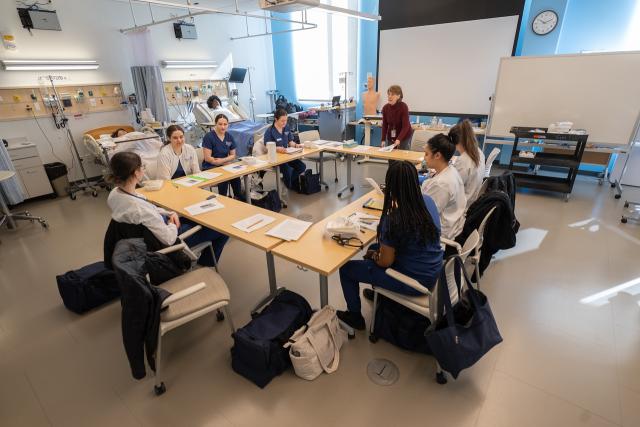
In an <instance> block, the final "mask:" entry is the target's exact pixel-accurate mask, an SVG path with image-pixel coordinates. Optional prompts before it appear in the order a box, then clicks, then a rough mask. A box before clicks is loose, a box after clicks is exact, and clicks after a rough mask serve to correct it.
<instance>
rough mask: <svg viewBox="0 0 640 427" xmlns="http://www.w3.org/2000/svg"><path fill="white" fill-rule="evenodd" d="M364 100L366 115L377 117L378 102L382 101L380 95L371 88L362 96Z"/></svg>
mask: <svg viewBox="0 0 640 427" xmlns="http://www.w3.org/2000/svg"><path fill="white" fill-rule="evenodd" d="M362 100H363V104H364V115H365V116H375V115H376V112H377V111H376V110H377V108H378V102H379V101H380V93H379V92H376V91H374V90H373V88H371V89H369V90H367V91H366V92H364V93H363V94H362Z"/></svg>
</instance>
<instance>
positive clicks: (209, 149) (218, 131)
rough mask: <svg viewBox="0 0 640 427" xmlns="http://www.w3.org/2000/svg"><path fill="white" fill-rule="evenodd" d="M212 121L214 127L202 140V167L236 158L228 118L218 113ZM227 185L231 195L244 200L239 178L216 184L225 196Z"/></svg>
mask: <svg viewBox="0 0 640 427" xmlns="http://www.w3.org/2000/svg"><path fill="white" fill-rule="evenodd" d="M214 122H215V124H216V125H215V127H214V128H213V130H212V131H211V132H209V133H207V134H206V135H205V136H204V139H203V140H202V149H203V152H204V159H203V161H202V169H211V168H213V167H216V166H223V165H226V164H227V163H231V162H232V161H234V160H235V159H236V143H235V141H234V140H233V137H232V136H231V134H230V133H228V132H227V128H228V127H229V119H227V116H225V115H224V114H218V115H217V116H216V118H215V120H214ZM229 185H231V188H232V189H233V197H235V198H236V199H238V200H244V196H242V183H241V182H240V178H234V179H232V180H230V181H226V182H223V183H221V184H218V193H220V194H222V195H223V196H226V195H227V193H228V191H229Z"/></svg>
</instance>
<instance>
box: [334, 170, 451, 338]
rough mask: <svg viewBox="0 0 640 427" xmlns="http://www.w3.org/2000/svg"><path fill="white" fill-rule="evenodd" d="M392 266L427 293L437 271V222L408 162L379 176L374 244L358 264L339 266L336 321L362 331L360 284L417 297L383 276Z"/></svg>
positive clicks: (432, 205)
mask: <svg viewBox="0 0 640 427" xmlns="http://www.w3.org/2000/svg"><path fill="white" fill-rule="evenodd" d="M389 267H391V268H393V269H394V270H397V271H399V272H400V273H403V274H405V275H407V276H409V277H411V278H413V279H415V280H417V281H418V282H420V283H421V284H422V285H423V286H425V287H426V288H428V289H430V288H432V287H433V285H434V284H435V283H436V280H437V278H438V274H439V273H440V268H441V267H442V248H441V247H440V220H439V219H438V211H437V209H436V205H435V203H434V202H433V200H431V197H429V196H426V195H423V194H421V192H420V187H419V185H418V172H417V171H416V168H415V166H413V165H412V164H411V163H409V162H395V163H393V164H391V165H390V166H389V169H388V170H387V175H386V178H385V189H384V204H383V208H382V216H381V218H380V225H379V226H378V243H377V244H374V245H371V246H370V247H369V250H368V251H367V253H366V254H365V256H364V259H363V260H353V261H349V262H348V263H346V264H345V265H344V266H343V267H341V268H340V283H341V285H342V292H343V293H344V298H345V300H346V301H347V311H338V317H339V318H340V320H342V321H344V322H345V323H347V324H348V325H349V326H351V327H352V328H354V329H359V330H362V329H364V327H365V324H364V318H363V317H362V313H361V312H360V291H359V287H360V283H368V284H371V285H373V286H376V287H380V288H384V289H389V290H391V291H393V292H398V293H402V294H405V295H415V296H417V295H421V294H420V293H419V292H418V291H417V290H415V289H413V288H411V287H409V286H407V285H405V284H404V283H402V282H400V281H398V280H396V279H394V278H393V277H391V276H389V275H387V274H386V273H385V269H387V268H389Z"/></svg>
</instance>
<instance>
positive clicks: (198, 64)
mask: <svg viewBox="0 0 640 427" xmlns="http://www.w3.org/2000/svg"><path fill="white" fill-rule="evenodd" d="M160 63H161V64H162V66H163V67H164V68H217V67H218V64H216V63H215V62H214V61H160Z"/></svg>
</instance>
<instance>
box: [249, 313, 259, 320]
mask: <svg viewBox="0 0 640 427" xmlns="http://www.w3.org/2000/svg"><path fill="white" fill-rule="evenodd" d="M258 314H260V313H258V312H257V311H252V312H251V318H252V319H255V318H256V317H258Z"/></svg>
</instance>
